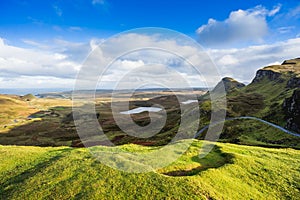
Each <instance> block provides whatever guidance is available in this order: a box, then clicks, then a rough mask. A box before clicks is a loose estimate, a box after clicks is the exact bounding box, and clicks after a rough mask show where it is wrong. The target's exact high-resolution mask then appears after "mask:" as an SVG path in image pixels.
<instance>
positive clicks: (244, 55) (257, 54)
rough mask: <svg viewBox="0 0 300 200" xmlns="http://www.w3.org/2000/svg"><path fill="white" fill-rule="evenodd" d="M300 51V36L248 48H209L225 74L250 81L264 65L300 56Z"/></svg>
mask: <svg viewBox="0 0 300 200" xmlns="http://www.w3.org/2000/svg"><path fill="white" fill-rule="evenodd" d="M299 52H300V38H294V39H289V40H286V41H281V42H276V43H274V44H267V45H258V46H249V47H246V48H235V49H210V50H209V54H210V56H211V57H212V58H213V60H214V62H215V63H216V64H217V66H218V67H219V68H220V70H221V72H222V74H223V76H230V77H233V78H236V79H238V80H240V81H243V82H250V81H251V80H252V79H253V77H254V76H255V73H256V71H257V70H258V69H260V68H262V67H264V66H268V65H273V64H279V63H282V62H283V61H284V60H287V59H292V58H297V57H300V53H299ZM235 61H238V62H235Z"/></svg>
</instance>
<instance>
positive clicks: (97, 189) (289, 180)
mask: <svg viewBox="0 0 300 200" xmlns="http://www.w3.org/2000/svg"><path fill="white" fill-rule="evenodd" d="M182 142H184V141H182ZM201 145H202V142H201V141H196V140H195V141H194V142H193V145H192V146H191V148H190V149H189V150H188V151H187V152H186V153H185V154H184V155H183V156H182V157H181V158H180V159H179V160H178V161H176V162H175V163H173V164H172V165H171V166H169V167H166V168H164V169H159V170H154V171H153V172H149V173H143V174H135V173H126V172H121V171H118V170H114V169H112V168H109V167H107V166H105V165H103V164H101V163H100V162H99V161H97V160H96V159H95V158H94V157H92V156H91V154H90V153H89V151H88V149H81V148H77V149H73V148H69V147H47V148H46V147H43V148H41V147H22V146H18V147H17V146H0V161H1V162H0V198H1V199H49V198H50V199H124V198H126V199H187V198H189V199H299V198H300V185H299V183H300V172H299V166H298V165H299V159H300V152H299V151H298V150H293V149H270V148H262V147H249V146H243V145H234V144H223V143H217V147H216V148H215V149H214V150H213V151H212V152H211V153H210V154H209V155H208V156H206V157H205V158H203V159H199V158H198V154H199V150H200V147H201ZM98 148H100V149H101V150H103V151H109V147H98ZM114 148H121V149H122V148H123V149H126V150H130V151H138V150H143V149H144V150H146V151H149V150H151V148H150V149H149V148H147V147H141V146H138V145H133V144H131V145H125V146H120V147H114Z"/></svg>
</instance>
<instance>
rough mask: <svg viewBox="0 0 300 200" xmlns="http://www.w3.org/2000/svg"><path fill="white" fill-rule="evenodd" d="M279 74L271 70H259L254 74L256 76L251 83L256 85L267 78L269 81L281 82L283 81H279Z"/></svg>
mask: <svg viewBox="0 0 300 200" xmlns="http://www.w3.org/2000/svg"><path fill="white" fill-rule="evenodd" d="M281 75H282V74H281V73H279V72H275V71H272V70H266V69H260V70H258V71H257V72H256V76H255V78H254V79H253V81H252V83H258V82H260V81H261V80H263V79H264V78H267V79H268V80H270V81H279V82H282V81H283V79H281Z"/></svg>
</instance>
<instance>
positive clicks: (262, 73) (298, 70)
mask: <svg viewBox="0 0 300 200" xmlns="http://www.w3.org/2000/svg"><path fill="white" fill-rule="evenodd" d="M298 88H300V58H296V59H291V60H286V61H284V62H283V63H282V64H281V65H272V66H267V67H264V68H262V69H260V70H258V71H257V73H256V75H255V77H254V79H253V81H252V82H251V83H250V84H249V85H247V86H246V87H243V88H241V89H240V90H238V91H233V92H229V93H228V95H227V99H228V115H229V116H241V115H251V116H256V117H259V118H262V119H265V120H267V121H270V122H273V123H275V124H278V125H281V126H285V127H286V128H288V129H289V130H293V131H296V132H299V131H300V130H299V127H300V121H299V118H298V110H297V109H298V107H297V105H298V104H297V102H298V101H299V96H300V95H299V92H298V91H299V89H298ZM245 97H246V98H245ZM255 105H260V106H255Z"/></svg>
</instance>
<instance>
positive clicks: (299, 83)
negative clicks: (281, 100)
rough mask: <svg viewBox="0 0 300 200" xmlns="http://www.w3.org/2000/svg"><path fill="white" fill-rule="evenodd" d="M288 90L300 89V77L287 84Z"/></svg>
mask: <svg viewBox="0 0 300 200" xmlns="http://www.w3.org/2000/svg"><path fill="white" fill-rule="evenodd" d="M286 87H287V88H292V89H293V88H300V77H293V78H291V79H290V80H289V81H288V83H287V86H286Z"/></svg>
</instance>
